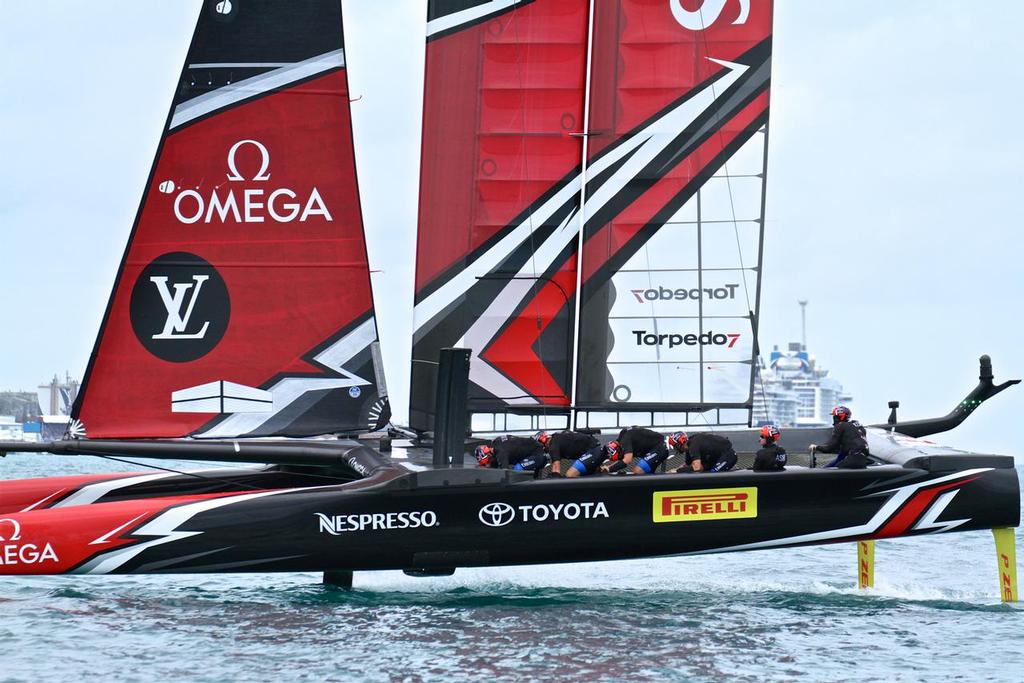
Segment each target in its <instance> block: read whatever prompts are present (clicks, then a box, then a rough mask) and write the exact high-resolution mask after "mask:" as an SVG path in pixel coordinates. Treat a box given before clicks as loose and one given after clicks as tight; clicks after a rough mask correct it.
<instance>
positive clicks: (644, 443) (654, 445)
mask: <svg viewBox="0 0 1024 683" xmlns="http://www.w3.org/2000/svg"><path fill="white" fill-rule="evenodd" d="M618 442H619V449H620V450H621V451H622V458H621V460H620V459H615V458H611V460H612V462H606V463H605V464H604V465H602V467H601V469H602V470H604V471H605V472H617V471H619V470H621V469H623V468H628V469H629V471H630V472H632V473H633V474H653V473H654V472H656V471H657V469H658V468H659V467H661V465H662V463H664V462H665V461H666V460H668V448H666V447H665V437H664V436H662V435H661V434H659V433H658V432H655V431H653V430H650V429H644V428H643V427H630V428H629V429H623V430H622V431H621V432H619V438H618Z"/></svg>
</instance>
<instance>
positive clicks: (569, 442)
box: [548, 431, 597, 463]
mask: <svg viewBox="0 0 1024 683" xmlns="http://www.w3.org/2000/svg"><path fill="white" fill-rule="evenodd" d="M596 445H597V439H596V438H595V437H594V436H593V435H591V434H583V433H581V432H572V431H564V432H557V433H555V434H552V435H551V440H550V441H548V455H550V456H551V462H552V463H555V462H558V461H560V460H576V459H577V458H579V457H580V456H581V455H583V454H584V453H586V452H587V451H588V450H590V449H591V448H593V447H594V446H596Z"/></svg>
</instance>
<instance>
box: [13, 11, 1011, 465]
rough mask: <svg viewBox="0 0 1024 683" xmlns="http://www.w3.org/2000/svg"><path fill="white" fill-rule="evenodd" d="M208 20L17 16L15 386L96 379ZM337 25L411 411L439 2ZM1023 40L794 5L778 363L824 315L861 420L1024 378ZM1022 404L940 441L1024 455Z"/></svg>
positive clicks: (403, 400)
mask: <svg viewBox="0 0 1024 683" xmlns="http://www.w3.org/2000/svg"><path fill="white" fill-rule="evenodd" d="M598 1H599V2H601V1H605V0H598ZM665 1H666V2H667V1H668V0H665ZM730 1H733V2H735V1H736V0H730ZM752 1H753V2H758V1H759V0H752ZM198 7H199V5H198V2H197V1H196V0H174V1H168V2H159V3H157V2H142V3H140V2H137V0H94V1H92V2H89V3H68V2H65V1H60V0H55V1H46V0H37V1H35V2H32V3H18V2H3V3H0V83H2V84H3V86H4V93H3V95H2V96H0V297H2V298H0V304H2V308H0V310H2V311H3V320H4V322H5V324H4V325H3V327H2V333H0V389H25V390H34V388H35V387H36V385H37V384H39V383H41V382H43V381H45V380H46V379H48V378H49V377H51V376H52V375H53V374H54V373H61V374H62V373H63V372H64V371H65V370H66V371H68V372H70V373H71V374H72V376H76V377H81V375H82V373H83V372H84V369H85V365H86V362H87V360H88V356H89V353H90V351H91V349H92V345H93V342H94V340H95V334H96V330H97V329H98V326H99V323H100V319H101V318H102V315H103V310H104V308H105V306H106V303H107V299H108V297H109V295H110V290H111V287H112V285H113V278H114V275H115V273H116V270H117V266H118V263H119V261H120V258H121V255H122V253H123V250H124V247H125V243H126V240H127V237H128V234H129V231H130V228H131V224H132V221H133V219H134V216H135V213H136V210H137V208H138V203H139V200H140V198H141V193H142V189H143V185H144V183H145V180H146V177H147V174H148V172H149V168H150V165H151V164H152V160H153V154H154V152H155V150H156V145H157V142H158V140H159V137H160V134H161V130H162V127H163V124H164V119H165V116H166V114H167V109H168V106H169V104H170V99H171V95H172V93H173V90H174V87H175V84H176V80H177V76H178V73H179V69H180V67H181V64H182V62H183V60H184V57H185V53H186V51H187V48H188V40H189V37H190V35H191V32H192V29H193V26H194V22H195V18H196V14H197V12H198ZM344 13H345V34H346V57H347V62H348V75H349V81H350V88H351V91H352V95H353V97H354V98H357V101H355V102H353V104H352V116H353V127H354V135H355V140H356V146H357V148H356V155H357V157H356V163H357V167H358V173H359V181H360V195H361V199H362V206H363V218H364V224H365V226H366V232H367V242H368V250H369V255H370V263H371V267H372V268H373V269H375V270H378V271H379V272H377V273H375V274H374V275H373V283H374V287H375V292H376V299H377V301H378V302H385V301H386V302H387V305H380V304H378V308H377V315H378V325H379V328H380V334H381V339H382V348H383V352H384V357H385V366H386V370H387V378H388V386H389V390H390V392H391V397H392V403H393V405H394V407H395V410H396V417H398V418H399V419H402V418H403V417H404V416H405V415H406V414H407V413H406V405H407V401H408V375H409V371H408V358H409V353H410V348H409V346H410V339H411V328H412V291H411V290H412V280H413V261H414V251H413V250H414V245H413V240H412V238H411V235H412V234H414V226H415V222H416V202H417V187H418V172H419V136H420V113H421V106H422V85H423V43H424V23H425V2H424V0H346V2H345V4H344ZM1022 24H1024V3H1020V2H1017V1H1013V0H1006V1H995V0H991V1H989V2H985V3H969V2H963V1H962V0H959V1H956V2H954V1H952V0H950V1H940V0H927V1H925V0H921V1H914V0H901V2H898V3H894V2H891V1H890V0H829V1H828V2H821V1H820V0H777V2H776V7H775V28H774V55H773V66H772V94H771V98H772V105H771V117H772V118H771V130H770V138H769V159H768V185H767V191H768V201H767V211H766V224H765V253H764V282H763V291H762V298H761V313H762V315H761V321H760V341H761V347H762V349H765V350H767V349H770V348H771V347H772V345H774V344H779V345H780V346H783V345H785V344H786V343H787V342H789V341H796V340H799V337H800V309H799V306H798V305H797V303H796V302H797V300H798V299H806V300H808V301H809V302H810V303H809V304H808V306H807V328H808V329H807V340H808V345H809V347H810V350H811V352H812V354H814V355H815V356H817V358H818V359H819V362H821V363H822V364H823V365H824V366H825V367H827V368H829V369H830V371H831V375H832V376H833V377H835V378H836V379H837V380H839V381H840V382H841V383H842V384H843V385H844V387H845V388H846V389H847V390H848V391H849V392H850V393H851V394H852V395H853V396H854V398H855V401H854V404H853V407H854V410H855V416H856V417H859V418H861V419H862V420H864V421H867V422H874V421H884V419H885V417H886V415H887V414H888V409H887V407H886V402H887V401H889V400H892V399H898V400H900V401H901V406H902V407H901V409H900V414H901V416H902V417H904V418H907V419H910V418H922V417H931V416H934V415H939V414H944V413H946V412H947V411H948V410H949V409H951V408H952V407H953V406H954V405H955V404H956V403H957V402H958V401H959V399H960V398H962V396H963V395H964V394H965V393H966V392H967V391H968V390H969V389H970V388H972V387H973V386H974V384H975V382H976V381H977V369H978V368H977V359H978V356H980V355H981V354H982V353H988V354H989V355H991V356H992V358H993V362H994V365H995V373H996V380H997V381H1000V380H1002V379H1009V378H1011V377H1024V358H1022V356H1021V354H1020V352H1019V349H1020V339H1021V333H1022V331H1024V325H1022V323H1021V318H1020V307H1021V305H1020V302H1021V301H1024V277H1022V275H1021V274H1020V272H1019V262H1020V260H1021V258H1022V255H1024V235H1022V229H1021V227H1022V226H1021V222H1022V220H1021V213H1022V212H1021V206H1020V199H1021V193H1022V190H1024V163H1022V160H1024V135H1022V133H1021V132H1020V124H1019V123H1018V121H1019V118H1020V113H1019V112H1020V110H1021V107H1022V100H1021V94H1020V92H1021V86H1022V85H1024V77H1022V75H1021V64H1024V43H1022V41H1020V39H1019V27H1020V26H1021V25H1022ZM1022 413H1024V388H1016V389H1011V390H1009V391H1007V392H1006V393H1004V394H1001V395H1000V396H999V397H997V398H995V399H993V400H992V401H991V402H990V403H989V404H986V405H985V406H984V407H982V408H981V409H980V410H979V411H978V413H977V414H976V415H975V416H973V417H972V418H971V419H970V420H968V421H967V423H965V424H964V425H963V426H961V427H960V428H958V429H957V430H955V431H953V432H950V433H948V434H946V435H943V436H942V437H941V438H940V439H939V440H940V441H942V442H943V443H946V444H949V445H952V446H958V447H963V448H970V449H972V450H976V451H981V452H1000V453H1011V454H1017V455H1020V454H1024V449H1021V448H1018V447H1017V434H1016V433H1015V432H1014V431H1013V430H1014V428H1015V427H1016V425H1017V424H1018V420H1019V416H1020V415H1021V414H1022Z"/></svg>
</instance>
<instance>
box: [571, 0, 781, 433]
mask: <svg viewBox="0 0 1024 683" xmlns="http://www.w3.org/2000/svg"><path fill="white" fill-rule="evenodd" d="M596 7H597V9H596V14H595V28H594V58H593V78H592V86H591V114H590V123H591V128H590V132H591V134H592V135H593V137H592V138H591V148H590V149H591V152H592V155H591V159H590V160H589V164H590V166H591V168H596V167H599V166H600V165H601V164H602V163H607V162H606V160H607V159H609V158H613V159H615V160H616V162H617V164H618V166H617V168H616V169H615V170H614V171H613V172H609V173H608V174H607V176H606V177H600V176H598V177H595V178H594V179H593V180H591V181H589V182H588V187H587V199H586V203H585V206H584V212H585V228H584V240H585V243H584V248H583V256H582V262H581V269H582V271H583V279H584V283H583V291H582V308H581V319H580V340H581V343H580V358H579V369H578V381H577V387H576V391H577V405H578V406H579V407H580V408H582V409H584V410H614V411H626V410H629V408H630V406H643V407H644V409H649V408H650V407H651V406H654V407H661V408H662V409H664V410H666V411H668V410H671V407H672V406H676V407H677V408H679V409H681V410H684V411H685V412H686V413H687V414H690V415H699V417H700V418H701V419H702V420H708V419H710V418H709V415H712V414H714V415H715V419H716V420H718V419H722V418H723V416H725V417H724V419H727V420H729V421H733V420H734V419H735V417H736V416H735V414H734V413H735V410H734V409H741V410H742V409H745V408H746V407H747V406H749V404H750V400H751V396H750V393H751V392H750V387H751V377H752V371H753V360H754V355H755V353H756V345H755V340H754V335H753V332H754V327H753V323H752V320H751V315H752V313H754V312H756V309H757V291H758V289H757V278H758V274H759V272H760V245H761V233H762V226H763V220H762V219H763V217H762V206H763V202H762V197H763V191H764V177H763V174H764V150H765V136H766V130H767V113H768V88H769V83H770V53H771V48H770V45H771V41H770V38H771V11H772V8H771V3H770V2H768V1H764V2H758V1H757V0H753V1H752V2H746V1H743V2H741V1H740V0H736V1H735V2H725V3H718V4H715V5H713V6H712V5H707V6H706V7H701V8H694V10H693V11H689V10H687V9H685V8H683V5H682V4H681V3H667V2H666V3H652V2H643V1H642V0H620V1H619V2H615V3H598V4H597V5H596ZM609 166H610V164H609ZM723 407H728V408H729V409H730V410H729V411H728V415H726V412H727V411H725V410H718V409H719V408H723ZM685 423H686V422H684V424H685ZM707 423H708V424H715V423H718V422H707ZM730 423H732V422H730Z"/></svg>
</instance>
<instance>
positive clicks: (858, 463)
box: [811, 406, 870, 470]
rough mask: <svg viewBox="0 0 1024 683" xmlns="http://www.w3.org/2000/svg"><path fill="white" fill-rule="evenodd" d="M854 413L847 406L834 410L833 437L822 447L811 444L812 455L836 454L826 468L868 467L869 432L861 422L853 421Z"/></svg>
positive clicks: (857, 468)
mask: <svg viewBox="0 0 1024 683" xmlns="http://www.w3.org/2000/svg"><path fill="white" fill-rule="evenodd" d="M851 417H853V413H851V412H850V409H849V408H847V407H846V406H836V407H835V408H833V409H832V436H831V437H830V438H829V440H828V441H827V442H826V443H823V444H821V445H820V446H818V445H815V444H811V453H814V452H815V451H819V452H821V453H835V454H836V457H835V459H833V460H832V462H830V463H829V464H827V465H825V467H839V468H842V469H854V470H862V469H864V468H865V467H867V466H868V455H870V453H868V440H867V430H865V429H864V427H862V426H861V424H860V422H857V421H856V420H851V419H850V418H851Z"/></svg>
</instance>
